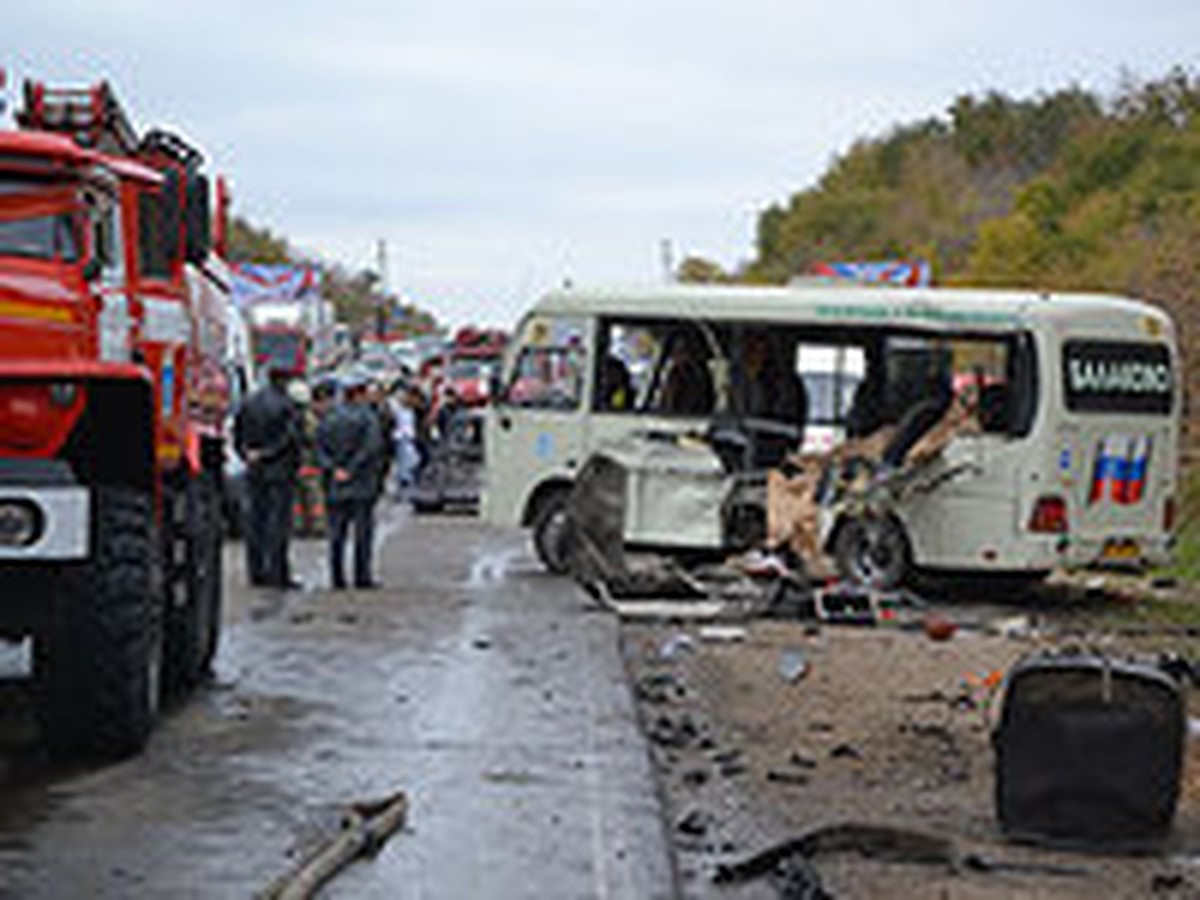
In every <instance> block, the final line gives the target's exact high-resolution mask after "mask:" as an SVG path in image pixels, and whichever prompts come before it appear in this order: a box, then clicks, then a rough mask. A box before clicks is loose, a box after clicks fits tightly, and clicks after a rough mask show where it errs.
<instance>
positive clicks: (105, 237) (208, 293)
mask: <svg viewBox="0 0 1200 900" xmlns="http://www.w3.org/2000/svg"><path fill="white" fill-rule="evenodd" d="M17 121H18V123H19V125H20V128H19V129H18V130H5V131H0V637H7V638H10V639H19V638H25V637H32V638H33V667H34V684H35V686H36V694H37V711H38V716H39V720H40V723H41V726H42V733H43V738H44V740H45V742H46V744H47V745H48V746H49V747H50V748H51V749H52V750H53V751H56V752H60V753H68V754H99V755H106V756H120V755H125V754H129V753H133V752H136V751H137V750H139V749H140V748H141V747H142V746H143V744H144V743H145V741H146V739H147V737H148V735H149V733H150V731H151V728H152V726H153V723H154V720H155V718H156V715H157V712H158V708H159V703H160V698H161V697H168V698H169V697H177V696H180V695H182V694H183V693H184V692H186V691H187V690H188V689H190V688H192V687H194V686H195V685H196V684H197V683H198V682H199V681H200V680H201V679H202V678H203V676H204V674H205V672H206V671H207V669H208V667H209V665H210V663H211V661H212V658H213V655H214V653H215V652H216V647H217V641H218V636H219V629H220V610H221V546H220V542H219V540H220V538H219V535H220V528H219V527H218V513H219V506H220V504H219V500H220V496H219V474H220V471H221V459H222V456H223V453H224V447H223V441H224V437H223V433H222V429H223V423H224V421H225V413H226V409H225V407H226V405H227V402H228V382H227V380H226V378H225V369H224V366H223V356H224V348H225V333H224V330H225V327H226V322H227V320H226V318H225V317H226V316H227V314H228V312H227V311H228V309H229V303H228V286H227V284H225V283H224V280H223V278H222V274H221V273H222V268H223V267H222V264H221V262H220V255H221V254H220V243H221V241H222V240H223V234H224V227H223V221H224V202H223V201H222V199H221V194H222V193H223V191H222V190H221V189H220V186H218V189H217V191H216V193H217V195H218V197H217V203H216V204H215V206H216V217H215V218H216V221H217V223H218V227H217V228H215V229H214V228H213V227H212V224H213V216H212V206H213V204H212V203H211V202H210V196H209V180H208V177H207V176H206V175H205V174H204V173H203V171H202V159H201V156H200V153H199V152H198V151H197V150H196V149H195V148H193V147H191V146H190V145H189V144H188V143H186V142H185V141H183V140H182V139H181V138H179V137H177V136H174V135H171V134H168V133H165V132H162V131H151V132H149V133H148V134H146V135H145V136H144V137H141V138H139V137H138V135H137V134H136V133H135V131H134V130H133V128H132V127H131V126H130V124H129V121H128V119H127V118H126V117H125V115H124V114H123V112H122V111H121V109H120V107H119V106H118V104H117V102H116V100H115V98H114V96H113V94H112V92H111V90H110V89H109V87H108V85H107V84H105V83H101V84H99V85H97V86H95V87H91V88H87V89H73V88H50V87H47V86H44V85H42V84H36V83H27V84H26V85H25V89H24V103H23V107H22V109H21V110H20V111H19V112H18V115H17ZM214 233H216V234H217V241H216V243H215V245H214V241H213V235H214Z"/></svg>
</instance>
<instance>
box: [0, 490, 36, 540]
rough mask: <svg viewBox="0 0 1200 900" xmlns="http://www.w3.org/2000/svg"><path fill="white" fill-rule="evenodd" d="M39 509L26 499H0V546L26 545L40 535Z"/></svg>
mask: <svg viewBox="0 0 1200 900" xmlns="http://www.w3.org/2000/svg"><path fill="white" fill-rule="evenodd" d="M43 527H44V526H43V520H42V514H41V511H40V510H39V509H38V508H37V506H35V505H34V504H33V503H30V502H29V501H28V500H0V547H28V546H29V545H30V544H32V543H34V542H35V541H36V540H37V539H38V538H40V537H41V536H42V528H43Z"/></svg>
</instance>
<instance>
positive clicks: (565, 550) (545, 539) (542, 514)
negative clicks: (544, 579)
mask: <svg viewBox="0 0 1200 900" xmlns="http://www.w3.org/2000/svg"><path fill="white" fill-rule="evenodd" d="M569 496H570V494H569V493H568V492H567V491H565V490H557V491H555V492H554V493H552V494H551V495H550V496H549V497H547V498H546V499H545V500H544V501H542V504H541V506H540V507H539V508H538V511H537V514H536V515H535V516H534V517H533V549H534V550H535V551H537V556H538V559H539V560H541V562H542V565H544V566H545V567H546V569H547V570H548V571H549V572H551V573H552V574H554V575H566V574H567V571H568V569H569V567H570V564H569V561H570V556H569V552H570V535H571V523H570V520H569V519H568V518H567V498H568V497H569Z"/></svg>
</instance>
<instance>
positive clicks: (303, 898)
mask: <svg viewBox="0 0 1200 900" xmlns="http://www.w3.org/2000/svg"><path fill="white" fill-rule="evenodd" d="M407 816H408V798H407V796H406V795H405V794H404V792H402V791H401V792H399V793H396V794H393V795H391V796H389V797H385V798H383V799H382V800H373V801H369V802H365V803H355V804H354V805H352V806H351V807H350V809H349V811H348V812H347V814H346V816H345V818H344V819H343V820H342V828H341V831H339V832H338V834H337V835H336V836H335V837H333V838H331V839H330V840H328V841H326V842H325V843H323V844H321V845H320V846H319V847H317V848H316V849H315V850H314V851H313V852H312V853H310V854H309V855H308V856H306V857H305V858H304V860H303V861H302V862H300V863H299V865H297V866H296V867H295V868H294V869H293V870H292V871H290V872H288V873H287V874H285V875H283V876H282V877H280V878H279V879H277V880H276V881H275V882H274V883H272V884H271V886H270V887H268V888H267V889H266V890H265V891H263V892H262V893H260V894H259V895H258V900H309V898H311V897H313V896H315V894H316V892H317V891H318V890H319V889H320V888H321V886H322V885H323V884H325V883H326V882H327V881H329V880H330V879H331V878H333V877H334V876H335V875H337V873H338V872H340V871H341V870H342V869H344V868H346V866H348V865H350V863H352V862H354V860H356V859H359V858H360V857H364V856H374V855H375V854H376V853H378V852H379V850H380V849H381V848H382V847H383V845H384V844H385V843H387V841H388V838H390V837H391V836H392V835H393V834H395V833H396V832H397V831H399V830H400V829H401V828H402V827H404V821H405V819H406V818H407Z"/></svg>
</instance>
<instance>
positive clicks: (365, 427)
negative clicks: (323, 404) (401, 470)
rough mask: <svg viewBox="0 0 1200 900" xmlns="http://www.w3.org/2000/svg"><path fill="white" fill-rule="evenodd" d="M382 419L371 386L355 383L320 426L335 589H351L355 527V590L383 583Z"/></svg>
mask: <svg viewBox="0 0 1200 900" xmlns="http://www.w3.org/2000/svg"><path fill="white" fill-rule="evenodd" d="M384 452H385V450H384V441H383V434H382V433H381V431H380V427H379V417H378V416H377V415H376V414H375V411H374V410H373V409H372V407H371V405H370V402H369V399H368V394H367V383H366V382H365V381H363V380H358V379H352V380H350V381H348V382H347V383H346V385H345V388H344V398H343V400H342V402H341V403H339V404H338V405H337V406H336V407H334V409H333V411H332V412H330V413H329V415H327V416H326V417H325V418H324V420H322V422H321V424H320V426H319V427H318V428H317V438H316V456H317V464H318V465H319V466H320V467H321V471H322V473H323V474H324V477H325V486H326V509H327V511H328V515H329V574H330V581H331V582H332V584H333V586H334V587H335V588H338V589H341V588H344V587H346V574H345V562H344V560H345V553H346V537H347V533H348V532H349V530H350V526H351V525H352V524H353V526H354V586H355V587H358V588H372V587H377V586H378V585H377V584H376V582H375V581H374V580H373V578H372V575H371V551H372V543H373V542H374V531H375V528H374V525H375V523H374V513H375V500H376V499H377V497H378V490H379V471H380V465H381V463H382V461H383V455H384Z"/></svg>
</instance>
